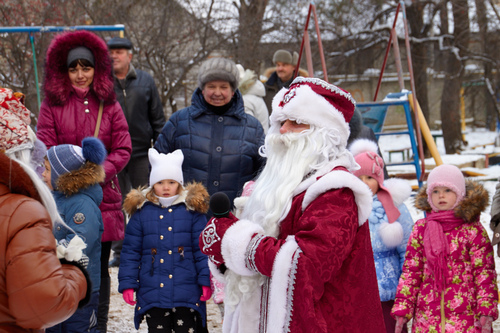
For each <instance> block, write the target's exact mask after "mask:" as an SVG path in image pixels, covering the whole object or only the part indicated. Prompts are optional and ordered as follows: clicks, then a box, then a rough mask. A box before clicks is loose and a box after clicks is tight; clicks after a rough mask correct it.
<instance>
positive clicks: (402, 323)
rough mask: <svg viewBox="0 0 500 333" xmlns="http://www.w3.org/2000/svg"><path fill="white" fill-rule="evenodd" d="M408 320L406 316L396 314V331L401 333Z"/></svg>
mask: <svg viewBox="0 0 500 333" xmlns="http://www.w3.org/2000/svg"><path fill="white" fill-rule="evenodd" d="M407 322H408V319H406V318H405V317H399V316H396V330H395V331H394V333H401V332H402V331H403V327H404V326H405V325H406V323H407Z"/></svg>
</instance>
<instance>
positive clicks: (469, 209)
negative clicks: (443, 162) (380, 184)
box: [415, 180, 489, 223]
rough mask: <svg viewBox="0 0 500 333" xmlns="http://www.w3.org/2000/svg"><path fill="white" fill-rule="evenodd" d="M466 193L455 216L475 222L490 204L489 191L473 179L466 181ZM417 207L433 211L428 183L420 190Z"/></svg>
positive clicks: (417, 196)
mask: <svg viewBox="0 0 500 333" xmlns="http://www.w3.org/2000/svg"><path fill="white" fill-rule="evenodd" d="M465 193H466V194H465V197H464V198H463V200H462V201H461V202H460V203H459V204H458V206H457V207H455V209H454V212H455V216H456V217H460V218H462V219H463V220H464V221H465V222H467V223H471V222H475V221H476V220H477V219H478V217H479V216H480V215H481V212H483V211H484V210H485V209H486V207H487V206H488V204H489V193H488V191H486V189H485V188H484V187H483V185H481V184H479V183H477V182H475V181H472V180H466V181H465ZM415 207H416V208H418V209H420V210H423V211H425V212H426V213H429V212H431V211H432V208H431V205H430V204H429V201H428V199H427V184H426V185H424V186H423V187H422V188H421V189H420V190H419V191H418V193H417V195H416V197H415Z"/></svg>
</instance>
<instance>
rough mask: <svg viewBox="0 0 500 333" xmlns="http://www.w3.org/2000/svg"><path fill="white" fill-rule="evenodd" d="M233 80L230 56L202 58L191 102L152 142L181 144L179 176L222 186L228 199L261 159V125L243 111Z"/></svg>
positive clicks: (165, 149)
mask: <svg viewBox="0 0 500 333" xmlns="http://www.w3.org/2000/svg"><path fill="white" fill-rule="evenodd" d="M238 80H239V71H238V68H237V67H236V65H235V63H234V62H233V61H231V60H228V59H224V58H211V59H209V60H207V61H205V62H204V63H203V64H202V65H201V67H200V70H199V73H198V88H197V89H196V90H195V92H194V93H193V96H192V99H191V106H189V107H187V108H184V109H182V110H180V111H177V112H175V113H174V114H173V115H172V116H171V117H170V119H169V120H168V122H167V123H166V124H165V127H164V128H163V130H162V132H161V134H160V136H159V137H158V140H157V141H156V143H155V145H154V148H156V150H158V151H159V152H160V153H164V154H167V153H171V152H173V151H174V150H176V149H182V152H183V154H184V163H183V165H182V171H183V174H184V180H185V181H186V182H190V181H193V180H195V181H198V182H201V183H203V185H205V187H206V188H207V190H208V193H209V194H210V195H212V194H214V193H215V192H219V191H222V192H224V193H226V194H227V196H228V197H229V199H230V200H231V202H232V201H233V199H234V198H235V197H236V195H237V194H238V193H239V192H240V191H241V190H242V188H243V185H244V184H245V182H247V181H249V180H251V179H253V178H254V177H255V176H256V174H257V171H258V170H259V169H260V167H261V165H262V163H263V159H262V157H261V156H260V155H259V148H260V146H262V145H263V144H264V130H263V128H262V125H261V124H260V122H259V121H258V120H257V119H256V118H255V117H253V116H251V115H249V114H246V113H245V108H244V106H243V98H242V96H241V93H240V91H239V90H238Z"/></svg>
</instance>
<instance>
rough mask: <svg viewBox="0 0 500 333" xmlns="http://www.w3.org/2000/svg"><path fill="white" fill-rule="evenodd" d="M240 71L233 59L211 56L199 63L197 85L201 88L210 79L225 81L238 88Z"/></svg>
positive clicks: (234, 88)
mask: <svg viewBox="0 0 500 333" xmlns="http://www.w3.org/2000/svg"><path fill="white" fill-rule="evenodd" d="M239 78H240V72H239V70H238V68H237V67H236V64H235V63H234V61H232V60H229V59H226V58H211V59H208V60H207V61H205V62H204V63H203V64H201V66H200V69H199V71H198V87H200V89H203V88H204V87H205V84H207V83H208V82H210V81H227V82H229V84H230V85H231V88H233V91H235V90H236V89H238V82H239Z"/></svg>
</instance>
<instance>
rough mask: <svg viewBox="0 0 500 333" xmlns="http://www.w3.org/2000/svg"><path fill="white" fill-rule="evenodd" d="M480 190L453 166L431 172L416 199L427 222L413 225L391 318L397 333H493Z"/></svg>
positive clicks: (491, 271)
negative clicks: (408, 328)
mask: <svg viewBox="0 0 500 333" xmlns="http://www.w3.org/2000/svg"><path fill="white" fill-rule="evenodd" d="M488 201H489V197H488V192H487V191H486V190H485V189H484V188H483V186H482V185H480V184H478V183H475V182H472V181H465V179H464V177H463V175H462V172H461V171H460V170H459V169H458V168H457V167H455V166H453V165H440V166H438V167H436V168H434V169H433V170H432V172H431V173H430V174H429V177H428V179H427V185H426V186H424V187H423V188H422V189H421V190H420V191H419V193H418V194H417V197H416V199H415V207H417V208H418V209H421V210H423V211H425V213H426V215H427V216H426V218H423V219H421V220H418V221H417V222H416V223H415V226H414V228H413V232H412V234H411V236H410V239H409V241H408V246H407V250H406V259H405V263H404V265H403V273H402V275H401V278H400V280H399V285H398V289H397V294H396V300H395V303H394V307H393V308H392V315H393V316H394V318H395V319H396V321H397V323H398V325H397V326H396V332H401V327H402V325H403V324H404V323H406V322H407V321H408V320H410V319H413V323H412V331H413V332H442V333H445V332H478V333H486V332H492V322H493V321H494V320H496V319H497V318H498V308H497V303H498V290H497V283H496V271H495V261H494V258H493V247H492V246H491V243H490V239H489V237H488V234H487V233H486V230H485V229H484V228H483V226H482V225H481V222H480V221H479V217H480V215H481V212H482V211H484V209H485V208H486V207H487V206H488Z"/></svg>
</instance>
